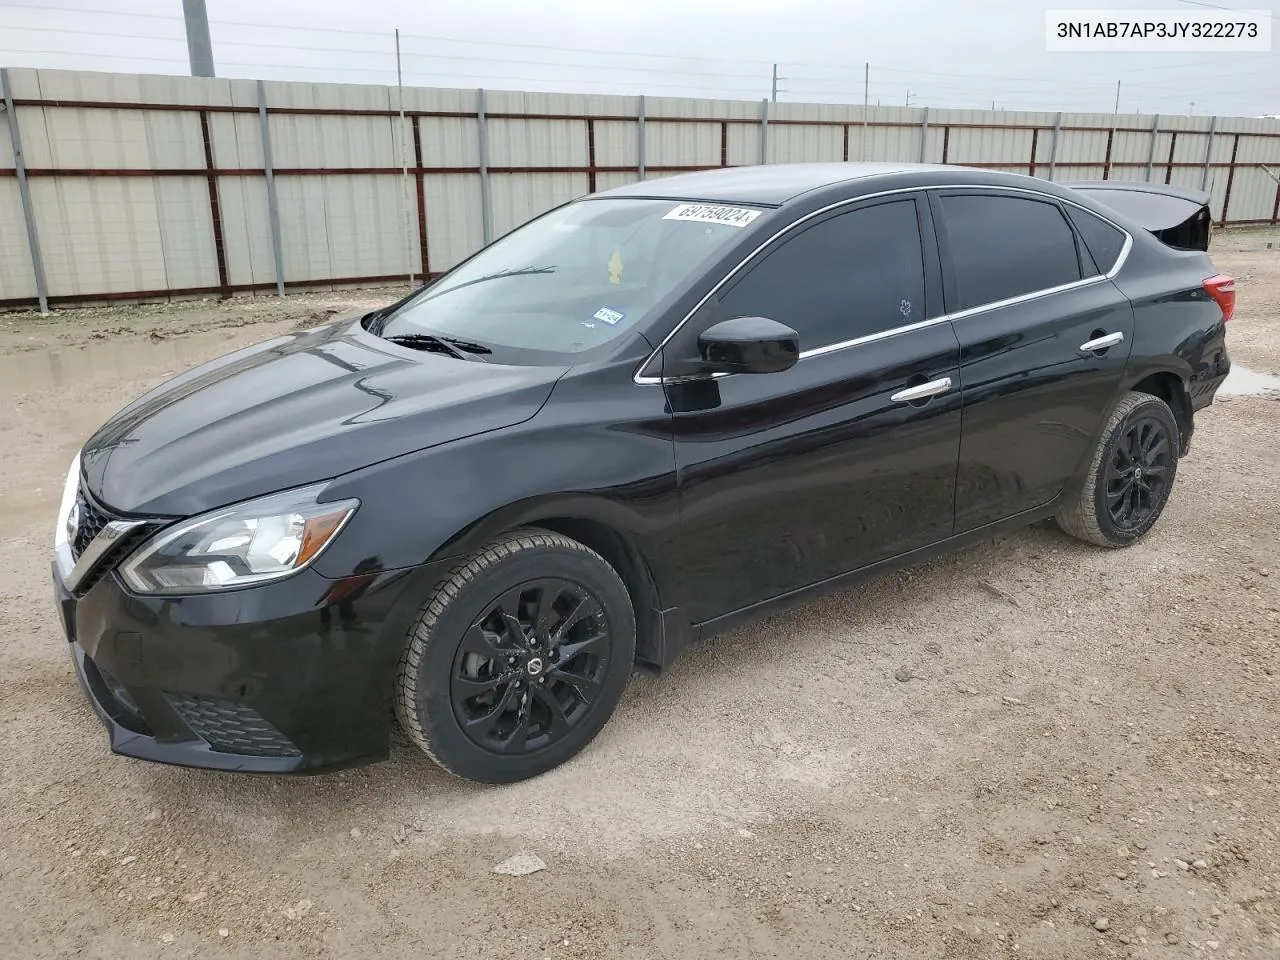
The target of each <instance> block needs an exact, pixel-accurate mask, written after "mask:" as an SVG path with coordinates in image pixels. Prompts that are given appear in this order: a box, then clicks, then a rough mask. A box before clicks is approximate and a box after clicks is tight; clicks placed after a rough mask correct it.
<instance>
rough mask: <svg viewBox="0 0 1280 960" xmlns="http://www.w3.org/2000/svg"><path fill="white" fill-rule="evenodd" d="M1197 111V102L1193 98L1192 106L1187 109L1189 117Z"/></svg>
mask: <svg viewBox="0 0 1280 960" xmlns="http://www.w3.org/2000/svg"><path fill="white" fill-rule="evenodd" d="M1195 112H1196V102H1195V101H1194V100H1192V101H1191V106H1190V107H1189V108H1188V109H1187V116H1188V117H1189V116H1191V115H1192V114H1193V113H1195Z"/></svg>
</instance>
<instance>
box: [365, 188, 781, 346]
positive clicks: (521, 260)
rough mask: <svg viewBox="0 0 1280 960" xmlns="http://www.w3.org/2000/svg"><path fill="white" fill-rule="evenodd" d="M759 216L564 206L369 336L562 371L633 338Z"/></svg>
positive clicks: (678, 208) (601, 204)
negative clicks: (439, 344)
mask: <svg viewBox="0 0 1280 960" xmlns="http://www.w3.org/2000/svg"><path fill="white" fill-rule="evenodd" d="M762 212H763V211H760V210H752V209H747V208H743V207H729V206H723V205H719V204H694V203H684V202H681V201H676V200H640V199H623V198H619V199H616V200H589V201H584V202H580V203H571V204H568V205H567V206H564V207H560V208H559V209H557V210H553V211H551V212H550V213H548V214H547V215H545V216H543V217H540V218H538V219H537V220H534V221H532V222H531V223H528V224H526V225H525V226H523V227H521V228H520V229H518V230H516V231H515V232H513V233H511V234H508V235H507V236H505V237H503V238H502V239H501V240H499V241H498V242H497V243H495V244H493V245H492V246H490V247H488V248H487V249H485V250H483V251H481V252H480V253H479V254H477V255H476V256H475V257H474V258H472V259H471V260H469V261H468V262H466V263H465V264H463V265H462V266H460V267H458V268H457V269H456V270H454V271H453V272H452V273H449V274H446V275H445V276H444V277H442V278H441V279H439V280H437V281H436V282H435V283H434V284H432V285H431V286H430V287H428V288H426V289H425V290H423V291H422V292H421V293H419V294H418V295H417V296H415V297H414V298H413V299H411V300H409V301H407V302H406V303H404V304H403V305H401V306H400V307H399V308H398V309H397V310H396V311H395V312H394V313H392V314H391V315H390V317H389V318H388V319H387V320H386V322H385V323H384V324H383V325H382V327H381V328H380V329H378V328H376V327H375V328H374V329H376V330H377V332H378V333H380V334H381V335H382V336H384V337H387V338H390V339H395V338H399V337H403V338H405V342H412V341H413V338H415V337H417V338H419V339H418V341H417V342H418V343H419V344H421V343H422V339H421V338H424V337H434V338H440V339H443V340H445V341H447V342H451V343H452V344H453V345H454V346H456V345H458V343H459V342H461V343H462V345H463V349H464V351H465V349H466V348H467V347H471V348H475V347H479V348H480V351H479V352H482V353H483V354H491V356H488V357H485V359H492V360H493V361H495V362H498V363H525V364H537V363H554V362H561V361H563V360H564V359H566V357H565V355H566V354H569V355H572V354H577V353H581V352H583V351H586V350H590V349H592V348H593V347H598V346H600V345H602V344H605V343H608V342H609V341H611V340H614V339H616V338H618V337H620V336H622V335H623V334H624V333H626V332H628V331H630V330H633V329H635V328H636V327H637V325H639V324H641V323H642V322H643V321H644V320H645V319H646V318H647V316H648V315H649V313H650V312H651V311H652V310H653V308H654V307H655V306H656V305H657V304H658V303H659V302H660V301H661V300H662V299H663V298H664V297H665V296H667V295H668V294H669V293H671V292H672V291H673V290H674V289H675V288H676V287H677V286H678V285H679V284H680V283H681V282H682V281H684V280H685V279H687V278H688V277H689V276H690V275H692V274H693V273H694V272H695V271H697V270H698V269H699V267H701V266H702V265H703V264H704V263H705V262H706V261H707V260H708V259H709V258H711V257H712V256H713V255H715V254H716V253H717V252H719V251H720V250H722V249H724V248H725V247H727V246H728V245H729V244H730V243H732V242H733V241H734V240H735V239H737V238H739V237H741V236H742V230H743V228H744V227H746V226H747V225H748V224H750V223H751V222H752V221H753V220H755V219H756V218H757V217H759V216H760V215H761V213H762ZM446 349H447V348H446ZM470 355H474V356H478V355H479V353H477V352H473V353H472V354H470Z"/></svg>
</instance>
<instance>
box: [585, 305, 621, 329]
mask: <svg viewBox="0 0 1280 960" xmlns="http://www.w3.org/2000/svg"><path fill="white" fill-rule="evenodd" d="M626 317H627V315H626V314H625V313H623V312H622V311H621V310H614V309H613V307H601V308H600V309H599V310H597V311H596V312H595V313H593V314H592V315H591V319H593V320H599V321H600V322H601V323H607V324H608V325H609V326H611V327H612V326H614V325H615V324H617V323H619V322H621V321H622V320H625V319H626Z"/></svg>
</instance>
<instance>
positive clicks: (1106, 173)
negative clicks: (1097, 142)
mask: <svg viewBox="0 0 1280 960" xmlns="http://www.w3.org/2000/svg"><path fill="white" fill-rule="evenodd" d="M1115 138H1116V132H1115V131H1114V130H1108V131H1107V155H1106V156H1105V157H1103V158H1102V179H1103V180H1110V179H1111V144H1112V141H1114V140H1115Z"/></svg>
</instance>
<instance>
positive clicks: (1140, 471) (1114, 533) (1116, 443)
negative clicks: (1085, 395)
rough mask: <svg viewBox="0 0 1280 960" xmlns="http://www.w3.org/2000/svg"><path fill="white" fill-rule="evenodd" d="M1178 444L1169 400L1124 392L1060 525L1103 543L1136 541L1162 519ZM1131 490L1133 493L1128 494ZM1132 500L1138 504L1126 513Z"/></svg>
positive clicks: (1080, 536) (1123, 544)
mask: <svg viewBox="0 0 1280 960" xmlns="http://www.w3.org/2000/svg"><path fill="white" fill-rule="evenodd" d="M1135 442H1136V444H1137V446H1136V447H1135V446H1134V444H1135ZM1178 450H1179V434H1178V421H1177V420H1176V419H1175V418H1174V415H1173V411H1172V410H1170V409H1169V406H1168V404H1166V403H1165V402H1164V401H1163V400H1161V399H1160V398H1159V397H1155V396H1152V395H1151V394H1148V393H1133V392H1130V393H1126V394H1125V395H1124V396H1122V397H1121V398H1120V400H1119V401H1118V402H1117V403H1116V405H1115V406H1114V407H1113V408H1112V409H1111V413H1110V414H1109V415H1108V417H1107V422H1106V426H1105V427H1104V428H1103V430H1102V436H1101V437H1100V438H1099V440H1098V445H1097V448H1096V449H1095V450H1094V453H1093V458H1092V460H1091V461H1090V464H1089V472H1088V474H1087V475H1086V477H1085V479H1084V483H1083V484H1081V486H1080V489H1079V490H1078V491H1076V492H1075V493H1074V494H1072V495H1069V497H1068V502H1067V503H1066V504H1065V505H1064V507H1063V508H1062V510H1061V511H1060V512H1059V513H1058V526H1059V527H1061V528H1062V530H1063V531H1064V532H1066V533H1068V534H1070V535H1071V536H1073V537H1075V538H1076V539H1078V540H1084V541H1086V542H1088V543H1093V544H1097V545H1098V546H1100V547H1113V548H1114V547H1127V546H1129V545H1130V544H1133V543H1136V542H1137V541H1138V540H1140V539H1141V538H1142V537H1143V536H1145V535H1146V533H1147V532H1148V531H1149V530H1150V529H1151V528H1152V527H1153V526H1154V525H1155V523H1156V521H1157V520H1159V519H1160V515H1161V513H1163V512H1164V507H1165V504H1166V503H1168V501H1169V493H1170V491H1171V490H1172V489H1173V481H1174V478H1175V477H1176V476H1177V472H1178ZM1135 451H1136V452H1137V458H1136V459H1135V458H1134V454H1135ZM1126 464H1127V466H1126ZM1126 472H1127V474H1128V476H1129V479H1130V481H1131V482H1130V483H1129V485H1128V486H1126V485H1125V480H1124V477H1125V475H1126ZM1135 478H1136V479H1135ZM1135 488H1136V489H1135ZM1144 490H1145V491H1146V492H1145V493H1144V492H1143V491H1144ZM1120 491H1132V493H1128V492H1125V493H1121V492H1120ZM1117 496H1119V497H1120V499H1119V500H1117V499H1116V497H1117ZM1130 496H1132V497H1133V498H1134V499H1133V500H1129V499H1127V498H1128V497H1130ZM1130 506H1132V507H1134V508H1135V509H1133V510H1132V511H1131V512H1129V513H1127V514H1126V508H1128V507H1130ZM1117 510H1118V511H1119V514H1117Z"/></svg>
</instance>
